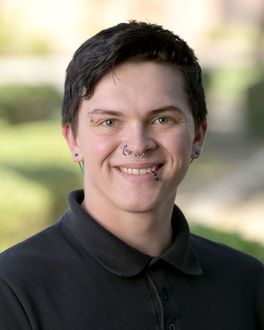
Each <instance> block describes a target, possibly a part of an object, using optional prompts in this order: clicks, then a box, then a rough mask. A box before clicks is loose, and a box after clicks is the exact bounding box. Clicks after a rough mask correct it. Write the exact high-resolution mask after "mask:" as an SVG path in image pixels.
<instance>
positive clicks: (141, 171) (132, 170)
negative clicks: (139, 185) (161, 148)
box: [121, 166, 156, 175]
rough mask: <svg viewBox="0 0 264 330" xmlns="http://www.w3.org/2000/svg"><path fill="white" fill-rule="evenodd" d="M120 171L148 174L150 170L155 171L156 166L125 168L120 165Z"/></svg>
mask: <svg viewBox="0 0 264 330" xmlns="http://www.w3.org/2000/svg"><path fill="white" fill-rule="evenodd" d="M121 171H122V172H123V173H126V174H132V175H144V174H149V173H151V172H152V171H156V166H153V167H146V168H140V169H138V168H130V167H129V168H126V167H121Z"/></svg>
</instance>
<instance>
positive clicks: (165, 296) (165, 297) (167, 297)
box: [160, 289, 171, 330]
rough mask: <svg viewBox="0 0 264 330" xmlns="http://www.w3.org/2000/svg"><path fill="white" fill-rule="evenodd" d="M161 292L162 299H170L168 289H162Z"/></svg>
mask: <svg viewBox="0 0 264 330" xmlns="http://www.w3.org/2000/svg"><path fill="white" fill-rule="evenodd" d="M160 294H161V297H162V299H164V300H168V299H169V295H168V291H167V290H166V289H162V290H161V293H160ZM170 330H171V329H170Z"/></svg>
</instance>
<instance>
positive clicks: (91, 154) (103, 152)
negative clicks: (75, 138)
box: [80, 135, 117, 162]
mask: <svg viewBox="0 0 264 330" xmlns="http://www.w3.org/2000/svg"><path fill="white" fill-rule="evenodd" d="M116 147H117V145H116V143H115V139H106V138H105V137H100V136H97V137H95V136H93V135H87V136H86V137H85V138H83V139H80V148H81V150H82V153H83V156H84V159H87V160H89V161H90V162H91V161H95V160H97V161H99V162H100V161H103V160H104V159H106V158H107V157H108V156H109V155H110V154H111V153H112V152H113V150H115V148H116Z"/></svg>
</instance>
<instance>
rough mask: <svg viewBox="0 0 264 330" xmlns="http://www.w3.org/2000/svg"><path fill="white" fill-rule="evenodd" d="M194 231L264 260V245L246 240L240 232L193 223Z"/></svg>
mask: <svg viewBox="0 0 264 330" xmlns="http://www.w3.org/2000/svg"><path fill="white" fill-rule="evenodd" d="M191 229H192V232H193V233H195V234H197V235H200V236H203V237H206V238H208V239H210V240H212V241H215V242H220V243H223V244H226V245H228V246H231V247H233V248H235V249H237V250H240V251H243V252H245V253H248V254H251V255H254V256H255V257H257V258H258V259H260V260H262V261H264V246H263V245H261V244H258V243H256V242H253V241H249V240H244V239H242V238H241V237H240V236H239V235H238V234H234V233H227V232H223V231H219V230H215V229H213V228H209V227H205V226H200V225H192V226H191Z"/></svg>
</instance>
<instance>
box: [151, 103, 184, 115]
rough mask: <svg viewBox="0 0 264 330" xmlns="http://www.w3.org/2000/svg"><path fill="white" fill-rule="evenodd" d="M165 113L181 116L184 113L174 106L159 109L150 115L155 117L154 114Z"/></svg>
mask: <svg viewBox="0 0 264 330" xmlns="http://www.w3.org/2000/svg"><path fill="white" fill-rule="evenodd" d="M166 111H171V112H179V113H181V114H184V111H183V110H182V109H180V108H178V107H176V106H174V105H167V106H162V107H160V108H157V109H154V110H152V111H151V112H150V113H151V114H154V115H156V114H159V113H162V112H166Z"/></svg>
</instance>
